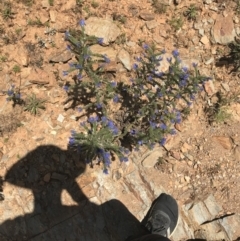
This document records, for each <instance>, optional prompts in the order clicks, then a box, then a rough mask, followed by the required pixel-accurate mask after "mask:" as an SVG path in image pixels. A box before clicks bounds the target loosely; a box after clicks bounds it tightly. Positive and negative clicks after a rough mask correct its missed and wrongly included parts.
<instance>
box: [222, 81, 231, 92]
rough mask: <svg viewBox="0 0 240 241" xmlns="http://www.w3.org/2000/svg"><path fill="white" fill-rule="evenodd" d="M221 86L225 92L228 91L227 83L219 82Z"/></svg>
mask: <svg viewBox="0 0 240 241" xmlns="http://www.w3.org/2000/svg"><path fill="white" fill-rule="evenodd" d="M221 85H222V87H223V89H224V90H226V91H227V92H229V91H230V88H229V85H228V84H227V83H221Z"/></svg>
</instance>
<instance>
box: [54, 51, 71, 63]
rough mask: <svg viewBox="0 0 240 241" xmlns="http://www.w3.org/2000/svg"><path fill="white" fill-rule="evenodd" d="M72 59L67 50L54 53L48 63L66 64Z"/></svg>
mask: <svg viewBox="0 0 240 241" xmlns="http://www.w3.org/2000/svg"><path fill="white" fill-rule="evenodd" d="M71 58H72V53H71V51H69V50H64V51H61V52H58V53H56V54H55V55H54V56H52V57H50V59H49V62H53V63H60V62H62V63H66V62H68V61H69V60H70V59H71Z"/></svg>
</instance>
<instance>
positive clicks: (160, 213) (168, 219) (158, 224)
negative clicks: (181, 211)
mask: <svg viewBox="0 0 240 241" xmlns="http://www.w3.org/2000/svg"><path fill="white" fill-rule="evenodd" d="M177 223H178V205H177V202H176V200H175V199H174V198H173V197H172V196H170V195H167V194H165V193H162V194H161V195H160V196H159V197H158V198H157V199H156V200H155V201H154V202H153V204H152V206H151V208H150V210H149V211H148V213H147V215H146V217H145V218H144V220H143V221H142V224H143V225H144V226H145V227H146V228H147V230H148V231H149V232H150V233H152V234H159V235H162V236H164V237H168V238H170V237H171V235H172V234H173V232H174V231H175V229H176V227H177Z"/></svg>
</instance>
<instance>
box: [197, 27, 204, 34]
mask: <svg viewBox="0 0 240 241" xmlns="http://www.w3.org/2000/svg"><path fill="white" fill-rule="evenodd" d="M198 32H199V34H200V35H201V36H204V29H203V28H200V29H199V30H198Z"/></svg>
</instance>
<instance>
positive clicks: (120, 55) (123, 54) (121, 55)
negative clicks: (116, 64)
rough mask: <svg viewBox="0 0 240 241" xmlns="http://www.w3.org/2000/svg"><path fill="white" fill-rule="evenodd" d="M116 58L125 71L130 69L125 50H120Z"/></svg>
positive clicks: (128, 55)
mask: <svg viewBox="0 0 240 241" xmlns="http://www.w3.org/2000/svg"><path fill="white" fill-rule="evenodd" d="M117 58H118V59H119V60H120V61H121V62H122V64H123V65H124V67H125V68H126V69H127V70H131V69H132V64H131V58H130V54H129V53H128V52H127V51H126V50H124V49H121V50H120V51H119V53H118V55H117Z"/></svg>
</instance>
